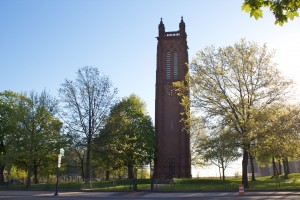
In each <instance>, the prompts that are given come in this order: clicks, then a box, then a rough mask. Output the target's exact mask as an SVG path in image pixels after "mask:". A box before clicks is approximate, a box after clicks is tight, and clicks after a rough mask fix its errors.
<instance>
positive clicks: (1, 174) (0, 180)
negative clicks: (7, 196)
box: [0, 164, 5, 185]
mask: <svg viewBox="0 0 300 200" xmlns="http://www.w3.org/2000/svg"><path fill="white" fill-rule="evenodd" d="M4 168H5V164H0V185H4Z"/></svg>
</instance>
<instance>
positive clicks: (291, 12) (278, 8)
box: [242, 0, 300, 26]
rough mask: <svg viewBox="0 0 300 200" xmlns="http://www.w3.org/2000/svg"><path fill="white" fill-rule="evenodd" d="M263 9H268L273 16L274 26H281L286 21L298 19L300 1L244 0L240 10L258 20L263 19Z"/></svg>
mask: <svg viewBox="0 0 300 200" xmlns="http://www.w3.org/2000/svg"><path fill="white" fill-rule="evenodd" d="M263 7H268V8H269V9H270V11H271V12H272V13H273V14H274V16H275V24H279V25H280V26H282V25H283V24H284V23H286V22H288V20H293V19H294V18H295V17H299V12H298V9H299V8H300V0H245V1H244V3H243V5H242V10H244V11H246V12H248V13H250V16H251V17H254V18H255V19H259V18H262V17H263V11H262V8H263Z"/></svg>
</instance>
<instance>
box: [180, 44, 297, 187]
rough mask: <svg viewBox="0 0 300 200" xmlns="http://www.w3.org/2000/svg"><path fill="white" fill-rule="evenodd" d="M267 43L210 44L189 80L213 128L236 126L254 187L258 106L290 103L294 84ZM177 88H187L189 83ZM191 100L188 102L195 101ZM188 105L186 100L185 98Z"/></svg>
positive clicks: (195, 61) (244, 178) (244, 174)
mask: <svg viewBox="0 0 300 200" xmlns="http://www.w3.org/2000/svg"><path fill="white" fill-rule="evenodd" d="M272 56H273V54H272V53H270V52H269V51H268V49H267V47H266V46H265V45H264V46H263V47H260V46H258V45H257V44H256V43H253V42H247V41H245V40H241V41H240V42H238V43H236V44H234V45H232V46H227V47H223V48H219V49H216V48H215V47H214V46H210V47H207V48H205V49H204V50H201V51H199V52H198V53H197V56H196V57H195V58H194V59H193V60H192V62H191V63H190V65H189V67H190V74H188V77H187V80H188V83H189V87H190V94H189V97H190V101H189V102H190V103H191V106H192V107H195V108H198V109H199V110H201V112H200V113H199V114H200V115H201V116H202V117H203V119H204V120H203V121H206V122H209V123H211V124H212V125H211V126H219V125H220V124H225V125H226V126H229V127H233V128H234V131H235V132H236V133H238V134H237V137H238V138H237V139H238V140H237V141H238V144H239V146H240V147H241V148H242V150H243V161H242V183H243V184H244V185H245V187H248V173H247V167H248V158H249V151H250V145H251V142H252V141H253V140H255V139H256V138H255V137H253V130H254V124H255V123H254V122H255V119H254V116H253V111H254V110H263V109H264V108H266V107H268V106H269V105H271V104H272V103H275V102H281V101H286V99H287V98H288V96H289V94H290V93H289V92H290V88H291V85H292V81H291V80H287V79H286V78H285V77H283V76H282V75H281V73H280V72H279V71H278V70H277V68H276V65H275V64H274V63H272V62H271V59H272ZM178 86H179V88H178V89H177V90H180V91H185V90H186V89H185V88H186V86H185V84H184V83H182V84H179V85H178ZM189 102H188V104H189ZM183 103H184V102H183Z"/></svg>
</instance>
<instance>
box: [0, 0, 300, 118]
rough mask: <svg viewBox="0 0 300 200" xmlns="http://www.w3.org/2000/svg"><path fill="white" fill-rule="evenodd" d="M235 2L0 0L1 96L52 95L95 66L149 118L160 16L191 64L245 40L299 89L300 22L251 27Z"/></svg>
mask: <svg viewBox="0 0 300 200" xmlns="http://www.w3.org/2000/svg"><path fill="white" fill-rule="evenodd" d="M242 2H243V1H242V0H230V1H224V0H210V1H199V0H151V1H150V0H148V1H146V0H145V1H140V0H63V1H62V0H26V1H25V0H1V1H0V91H4V90H12V91H15V92H22V91H23V92H25V91H27V92H28V91H32V90H34V91H37V92H40V91H42V90H43V89H46V90H48V91H50V93H51V94H52V95H54V96H58V89H59V87H60V84H61V83H62V82H63V81H64V79H66V78H68V79H74V77H75V72H76V71H77V69H78V68H80V67H83V66H94V67H98V68H99V70H100V71H101V72H102V73H104V74H106V75H108V76H109V77H110V79H111V80H112V82H113V84H114V86H115V87H117V88H118V90H119V94H118V96H119V97H120V98H121V97H124V96H129V95H130V94H132V93H134V94H136V95H138V96H140V97H141V98H142V99H143V100H144V101H145V102H146V103H147V109H148V112H149V114H150V115H151V117H152V118H153V117H154V101H155V70H156V45H157V40H156V38H155V37H156V36H157V35H158V24H159V22H160V18H161V17H162V18H163V22H164V24H165V27H166V31H177V30H178V29H179V27H178V25H179V22H180V19H181V16H183V18H184V21H185V23H186V31H187V34H188V38H187V40H188V46H189V59H190V60H191V59H192V58H193V57H194V56H195V54H196V52H197V51H198V50H200V49H203V48H204V47H205V46H208V45H211V44H214V45H215V46H217V47H218V46H224V45H231V44H233V43H234V42H237V41H239V40H240V39H241V38H246V39H247V40H249V41H255V42H258V43H259V44H264V43H266V44H267V45H268V47H269V48H270V49H275V50H276V57H275V59H274V61H275V62H277V63H278V64H279V67H280V69H281V70H283V72H284V73H285V74H286V75H288V76H290V77H292V78H294V79H295V81H296V83H297V84H298V85H300V78H299V77H300V76H299V72H300V70H299V69H300V59H298V57H299V52H300V45H299V44H300V37H299V34H300V20H299V19H298V18H296V19H295V20H294V21H292V22H289V23H288V24H286V25H284V26H283V27H280V26H276V25H274V18H273V16H272V15H271V14H270V12H269V11H268V10H266V11H265V12H264V18H263V19H260V20H258V21H256V20H255V19H253V18H250V17H249V14H247V13H245V12H243V11H241V5H242ZM298 87H299V86H298ZM298 97H299V96H298Z"/></svg>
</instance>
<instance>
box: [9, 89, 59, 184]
mask: <svg viewBox="0 0 300 200" xmlns="http://www.w3.org/2000/svg"><path fill="white" fill-rule="evenodd" d="M24 96H25V97H26V98H22V99H20V101H19V102H18V110H17V111H18V130H17V132H16V135H15V137H16V138H18V139H17V141H16V143H15V145H16V146H17V148H16V149H15V150H16V151H17V155H18V158H17V165H18V166H23V167H25V166H26V168H27V181H26V186H27V187H30V185H31V176H32V172H33V175H34V182H35V183H38V170H39V168H40V167H42V166H43V167H48V166H49V162H48V161H49V159H50V160H52V161H53V160H54V158H55V156H57V152H58V147H59V146H58V145H59V141H60V130H61V127H62V123H61V122H60V120H58V119H57V118H56V117H55V115H56V114H57V113H58V107H57V105H58V104H57V103H58V102H57V101H56V100H55V99H54V98H52V97H51V96H50V95H49V94H48V93H47V92H45V91H43V92H42V93H41V94H37V93H35V92H31V93H30V94H29V95H27V94H24ZM50 163H53V162H50ZM54 163H55V162H54ZM55 165H56V163H55V164H52V166H55ZM50 166H51V165H50Z"/></svg>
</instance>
